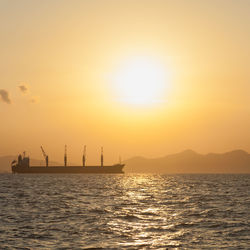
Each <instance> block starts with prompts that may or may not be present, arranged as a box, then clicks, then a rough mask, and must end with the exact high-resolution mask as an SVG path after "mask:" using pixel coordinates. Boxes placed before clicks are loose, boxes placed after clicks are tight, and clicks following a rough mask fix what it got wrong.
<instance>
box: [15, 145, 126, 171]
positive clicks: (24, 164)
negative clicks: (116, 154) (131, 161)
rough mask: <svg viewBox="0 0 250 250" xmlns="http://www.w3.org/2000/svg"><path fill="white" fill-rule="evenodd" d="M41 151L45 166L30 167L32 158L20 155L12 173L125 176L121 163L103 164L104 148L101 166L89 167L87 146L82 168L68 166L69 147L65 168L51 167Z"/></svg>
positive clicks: (46, 156)
mask: <svg viewBox="0 0 250 250" xmlns="http://www.w3.org/2000/svg"><path fill="white" fill-rule="evenodd" d="M41 150H42V153H43V156H44V159H45V165H44V166H30V158H29V157H28V156H26V155H25V152H24V153H23V155H22V154H19V155H18V158H17V160H14V161H13V162H12V163H11V169H12V173H19V174H123V173H124V172H123V167H124V166H125V164H122V163H121V161H120V163H117V164H114V165H109V166H108V165H106V166H105V165H104V164H103V148H102V149H101V164H100V165H99V166H87V165H86V164H85V162H86V146H85V147H84V153H83V157H82V166H68V165H67V146H65V154H64V166H49V157H48V155H47V154H46V153H45V151H44V149H43V147H42V146H41Z"/></svg>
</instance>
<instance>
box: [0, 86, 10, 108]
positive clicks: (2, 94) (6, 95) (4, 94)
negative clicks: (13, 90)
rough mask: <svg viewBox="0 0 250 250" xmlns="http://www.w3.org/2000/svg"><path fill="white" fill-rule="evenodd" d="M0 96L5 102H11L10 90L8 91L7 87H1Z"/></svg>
mask: <svg viewBox="0 0 250 250" xmlns="http://www.w3.org/2000/svg"><path fill="white" fill-rule="evenodd" d="M0 97H1V99H2V101H3V102H5V103H8V104H11V100H10V96H9V92H8V91H6V90H5V89H0Z"/></svg>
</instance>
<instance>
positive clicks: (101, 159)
mask: <svg viewBox="0 0 250 250" xmlns="http://www.w3.org/2000/svg"><path fill="white" fill-rule="evenodd" d="M101 167H103V147H101Z"/></svg>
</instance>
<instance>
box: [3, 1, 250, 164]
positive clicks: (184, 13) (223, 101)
mask: <svg viewBox="0 0 250 250" xmlns="http://www.w3.org/2000/svg"><path fill="white" fill-rule="evenodd" d="M249 8H250V2H249V1H247V0H245V1H244V0H238V1H230V0H224V1H223V0H221V1H185V0H183V1H160V0H151V1H149V0H144V1H139V0H138V1H137V0H133V1H130V0H124V1H123V0H121V1H109V0H105V1H97V0H85V1H63V0H61V1H56V0H54V1H48V0H44V1H26V0H23V1H4V0H3V1H1V2H0V36H1V37H0V54H1V60H0V97H1V99H0V113H1V122H0V126H1V127H0V128H1V129H0V138H1V143H0V155H6V154H8V155H9V154H17V153H19V152H22V151H23V150H27V151H28V153H29V154H31V156H32V157H35V158H42V154H41V152H40V145H43V146H44V148H45V150H46V153H47V154H48V155H49V156H50V159H53V160H58V161H59V160H60V161H62V160H63V150H64V144H67V145H68V151H69V160H71V161H73V162H76V163H77V162H78V163H80V161H81V154H82V149H83V145H84V144H86V145H87V153H88V160H89V163H97V161H98V160H99V151H100V146H104V152H105V157H106V158H105V159H106V161H107V162H113V161H117V159H118V157H119V155H122V157H123V158H128V157H131V156H135V155H143V156H148V157H158V156H163V155H166V154H168V153H174V152H178V151H182V150H184V149H187V148H191V149H194V150H196V151H198V152H201V153H207V152H211V151H213V152H224V151H229V150H232V149H236V148H242V149H245V150H247V151H249V152H250V132H249V127H250V105H249V100H250V71H249V65H250V47H249V44H250V16H249ZM138 56H139V57H142V58H147V60H148V61H149V62H157V63H159V65H160V68H161V70H163V71H164V74H165V75H167V76H168V77H166V78H164V84H165V85H166V86H167V87H166V88H163V89H162V90H160V94H161V96H160V97H156V96H155V99H154V101H155V100H156V102H155V103H154V104H150V103H144V104H142V105H137V104H133V103H128V102H126V101H125V102H124V101H123V99H122V93H119V89H118V91H117V86H115V85H116V82H115V81H114V82H113V79H114V78H115V75H117V72H119V70H120V68H121V67H122V66H121V65H123V64H124V63H125V62H126V63H127V64H131V65H133V62H134V58H136V57H138ZM157 65H158V64H157ZM121 71H124V70H123V69H121ZM149 71H150V70H149ZM125 72H126V70H125ZM146 76H147V75H146ZM119 77H120V78H122V77H123V75H120V76H119ZM122 79H123V78H122ZM132 80H133V79H132ZM135 85H136V81H135ZM20 86H22V87H21V88H20ZM1 90H2V92H1ZM125 91H126V90H125ZM143 92H145V89H144V88H142V90H141V95H143ZM158 92H159V91H158ZM4 93H5V94H6V93H7V94H8V95H9V100H8V99H6V95H5V94H4ZM144 94H145V93H144ZM157 98H158V99H157Z"/></svg>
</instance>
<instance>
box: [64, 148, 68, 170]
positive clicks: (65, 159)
mask: <svg viewBox="0 0 250 250" xmlns="http://www.w3.org/2000/svg"><path fill="white" fill-rule="evenodd" d="M64 166H65V167H66V166H67V145H65V148H64Z"/></svg>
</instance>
